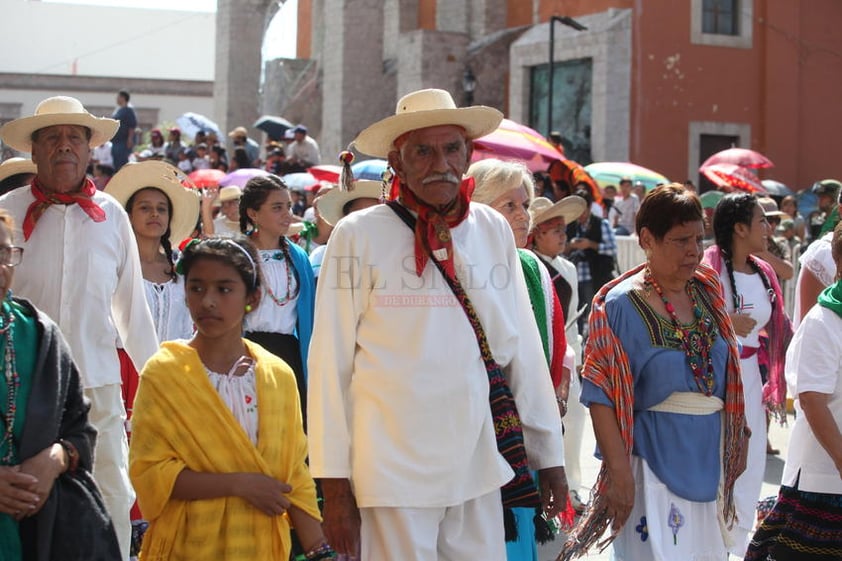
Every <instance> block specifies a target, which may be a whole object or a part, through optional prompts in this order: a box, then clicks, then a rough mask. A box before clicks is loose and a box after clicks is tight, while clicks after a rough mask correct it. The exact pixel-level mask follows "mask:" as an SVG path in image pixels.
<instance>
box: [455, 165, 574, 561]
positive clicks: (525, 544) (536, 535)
mask: <svg viewBox="0 0 842 561" xmlns="http://www.w3.org/2000/svg"><path fill="white" fill-rule="evenodd" d="M468 176H469V177H473V178H474V183H475V189H474V192H473V194H472V195H471V201H473V202H476V203H483V204H486V205H488V206H490V207H491V208H493V209H495V210H497V211H498V212H500V214H502V215H503V217H504V218H505V219H506V221H507V222H508V223H509V226H511V228H512V233H513V234H514V237H515V245H516V246H517V248H518V255H519V257H520V264H521V269H522V270H523V275H524V277H525V279H526V288H527V290H528V291H529V300H530V303H531V304H532V312H533V313H534V315H535V323H536V325H537V326H538V332H539V333H540V335H541V343H542V344H543V348H544V357H545V358H546V360H547V366H548V367H549V369H550V377H551V378H552V381H553V387H554V388H555V391H556V400H557V401H558V403H559V410H560V414H561V415H564V413H565V412H566V410H567V400H566V395H567V386H569V384H570V372H569V371H568V370H567V369H566V368H564V366H563V362H564V356H565V353H566V351H567V338H566V336H565V333H564V314H563V313H562V311H561V304H560V302H559V299H558V296H557V295H556V292H555V288H554V287H553V284H552V280H551V279H550V275H549V273H548V271H547V269H546V267H544V266H543V265H542V264H541V263H540V262H539V261H538V257H537V256H536V255H535V254H534V253H532V252H531V251H530V250H528V249H526V245H527V242H528V237H529V220H530V219H529V213H528V212H527V208H528V207H529V204H530V203H531V202H532V199H533V198H534V192H535V187H534V184H533V182H532V174H531V173H530V172H529V170H528V169H527V168H526V166H524V165H523V164H519V163H513V162H503V161H501V160H496V159H488V160H480V161H478V162H475V163H474V164H472V165H471V167H470V168H468ZM492 350H493V349H492ZM560 396H564V398H562V397H560ZM565 510H567V511H569V509H565ZM505 514H506V520H507V522H506V551H507V556H508V561H537V559H538V548H537V545H536V544H537V542H541V543H544V542H545V541H548V540H550V539H552V534H551V533H550V532H551V530H548V526H547V525H546V524H545V523H544V522H543V519H542V518H541V516H540V514H537V513H536V512H535V511H534V510H533V509H529V508H513V509H507V512H506V513H505ZM567 522H568V523H572V519H571V520H568V521H567ZM515 527H516V529H514V528H515Z"/></svg>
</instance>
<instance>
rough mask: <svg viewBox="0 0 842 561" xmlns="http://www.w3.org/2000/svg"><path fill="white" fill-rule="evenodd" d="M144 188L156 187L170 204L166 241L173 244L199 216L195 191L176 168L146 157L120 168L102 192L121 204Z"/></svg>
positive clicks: (185, 234)
mask: <svg viewBox="0 0 842 561" xmlns="http://www.w3.org/2000/svg"><path fill="white" fill-rule="evenodd" d="M146 187H154V188H156V189H160V190H161V191H163V192H164V194H166V195H167V197H169V199H170V202H171V203H172V216H171V217H170V242H171V243H172V244H173V247H175V246H176V245H178V244H179V243H180V242H181V240H183V239H184V238H186V237H188V236H189V235H190V234H191V233H192V232H193V230H194V229H195V228H196V222H197V221H198V219H199V196H198V191H197V190H196V189H195V188H193V184H192V183H191V182H190V179H189V178H188V177H187V176H186V175H185V174H184V172H182V171H181V170H180V169H178V168H177V167H174V166H172V165H170V164H168V163H166V162H161V161H154V160H149V161H146V162H139V163H133V164H126V165H125V166H123V167H122V168H120V171H118V172H117V173H116V174H114V177H112V178H111V181H109V182H108V185H106V186H105V192H106V193H108V194H109V195H111V196H112V197H114V198H115V199H117V201H119V202H120V204H121V205H123V206H124V207H125V206H126V203H127V202H128V201H129V198H131V196H132V195H133V194H135V193H136V192H138V191H140V190H141V189H145V188H146Z"/></svg>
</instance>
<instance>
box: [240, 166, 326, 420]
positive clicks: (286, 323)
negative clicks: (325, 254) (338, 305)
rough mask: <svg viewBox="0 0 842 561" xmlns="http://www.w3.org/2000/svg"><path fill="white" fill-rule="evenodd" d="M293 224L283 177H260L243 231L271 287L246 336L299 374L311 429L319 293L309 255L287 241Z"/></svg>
mask: <svg viewBox="0 0 842 561" xmlns="http://www.w3.org/2000/svg"><path fill="white" fill-rule="evenodd" d="M291 222H292V200H291V199H290V195H289V190H288V189H287V186H286V185H285V184H284V182H283V180H282V179H281V178H280V177H278V176H275V175H265V176H259V177H254V178H252V179H250V180H249V181H248V183H246V185H245V187H244V188H243V195H242V197H241V198H240V231H242V232H243V233H244V234H247V235H248V236H249V239H251V241H252V242H253V243H254V245H256V246H257V249H258V251H259V253H260V262H261V269H262V271H263V277H264V279H265V286H264V291H263V296H262V297H261V300H260V306H259V307H258V308H257V309H256V310H255V311H254V313H252V314H249V315H248V317H247V318H246V321H245V330H246V333H245V337H246V339H249V340H251V341H254V342H255V343H258V344H259V345H261V346H262V347H263V348H265V349H266V350H268V351H269V352H271V353H272V354H274V355H275V356H277V357H280V358H281V359H282V360H283V361H284V362H286V363H287V364H289V366H290V368H292V371H293V372H295V379H296V381H297V383H298V393H299V396H300V397H301V410H302V411H303V412H304V419H305V426H306V419H307V407H306V404H307V352H308V349H309V347H310V335H311V333H312V331H313V312H314V310H313V308H314V305H315V299H316V291H315V281H314V279H313V268H312V267H311V266H310V261H309V258H308V257H307V253H306V252H305V251H304V250H303V249H301V248H300V247H299V246H298V245H296V244H294V243H292V242H291V241H290V240H289V239H288V238H287V237H286V234H287V232H288V230H289V227H290V223H291Z"/></svg>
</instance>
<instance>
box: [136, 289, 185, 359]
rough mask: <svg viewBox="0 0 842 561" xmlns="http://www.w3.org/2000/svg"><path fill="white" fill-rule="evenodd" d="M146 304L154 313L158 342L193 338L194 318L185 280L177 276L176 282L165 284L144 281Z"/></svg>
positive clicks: (153, 318)
mask: <svg viewBox="0 0 842 561" xmlns="http://www.w3.org/2000/svg"><path fill="white" fill-rule="evenodd" d="M143 288H144V291H145V292H146V303H147V304H149V311H150V312H152V320H153V321H154V322H155V331H156V333H157V335H158V341H160V342H161V343H163V342H164V341H174V340H175V339H190V338H191V337H193V318H191V317H190V310H189V309H187V303H186V302H185V295H184V279H183V278H182V277H181V276H176V278H175V280H171V281H167V282H164V283H157V282H151V281H148V280H146V279H144V280H143Z"/></svg>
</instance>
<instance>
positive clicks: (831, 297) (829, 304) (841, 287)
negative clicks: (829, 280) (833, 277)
mask: <svg viewBox="0 0 842 561" xmlns="http://www.w3.org/2000/svg"><path fill="white" fill-rule="evenodd" d="M819 305H820V306H824V307H825V308H828V309H829V310H833V311H834V312H836V315H838V316H839V317H842V280H838V281H836V282H835V283H833V284H831V285H830V286H828V287H827V288H825V289H824V290H822V293H821V294H819Z"/></svg>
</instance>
